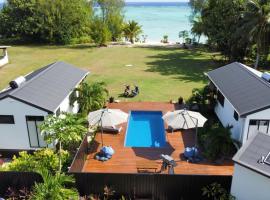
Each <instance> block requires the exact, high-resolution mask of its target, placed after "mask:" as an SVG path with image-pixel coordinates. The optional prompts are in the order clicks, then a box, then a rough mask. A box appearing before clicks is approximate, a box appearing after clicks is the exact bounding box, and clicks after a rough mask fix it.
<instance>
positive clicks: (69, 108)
mask: <svg viewBox="0 0 270 200" xmlns="http://www.w3.org/2000/svg"><path fill="white" fill-rule="evenodd" d="M71 94H72V92H71V93H70V94H69V95H68V96H67V97H66V98H65V99H64V100H63V101H62V103H61V104H60V105H59V107H58V108H60V112H68V113H78V111H79V104H78V103H77V102H75V103H74V104H73V105H70V95H71ZM76 95H78V92H76ZM58 108H57V109H56V110H55V113H56V111H57V110H58Z"/></svg>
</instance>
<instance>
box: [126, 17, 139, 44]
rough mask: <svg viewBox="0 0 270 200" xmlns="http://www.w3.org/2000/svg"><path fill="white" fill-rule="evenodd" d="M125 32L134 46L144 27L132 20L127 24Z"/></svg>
mask: <svg viewBox="0 0 270 200" xmlns="http://www.w3.org/2000/svg"><path fill="white" fill-rule="evenodd" d="M123 32H124V36H125V38H126V39H128V40H129V41H130V42H131V43H132V44H133V43H134V39H135V38H136V37H137V36H138V35H139V34H140V33H141V32H142V27H141V26H140V25H139V24H138V23H137V22H135V21H134V20H132V21H129V22H128V23H126V24H125V26H124V29H123Z"/></svg>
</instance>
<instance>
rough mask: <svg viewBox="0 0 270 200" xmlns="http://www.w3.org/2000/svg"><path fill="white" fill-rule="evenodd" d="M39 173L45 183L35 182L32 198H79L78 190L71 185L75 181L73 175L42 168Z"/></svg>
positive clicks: (75, 199) (57, 199)
mask: <svg viewBox="0 0 270 200" xmlns="http://www.w3.org/2000/svg"><path fill="white" fill-rule="evenodd" d="M39 174H40V175H41V176H42V178H43V183H35V185H34V187H33V191H32V195H31V198H30V199H31V200H44V199H54V200H67V199H70V200H77V199H79V195H78V192H77V190H76V189H75V188H73V187H70V185H73V184H74V183H75V180H74V179H73V177H72V176H67V175H65V174H61V173H59V172H57V173H56V174H51V173H50V172H49V171H48V170H47V169H44V168H43V169H40V170H39Z"/></svg>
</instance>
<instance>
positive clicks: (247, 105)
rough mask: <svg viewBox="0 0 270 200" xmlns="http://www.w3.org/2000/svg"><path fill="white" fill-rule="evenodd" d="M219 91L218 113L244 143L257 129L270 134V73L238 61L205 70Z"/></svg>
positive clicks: (220, 118) (234, 135) (234, 134)
mask: <svg viewBox="0 0 270 200" xmlns="http://www.w3.org/2000/svg"><path fill="white" fill-rule="evenodd" d="M206 75H207V76H208V78H209V80H210V82H211V83H210V85H212V86H214V88H215V90H216V92H217V104H216V107H215V113H216V114H217V116H218V118H219V120H220V121H221V123H222V124H223V126H228V125H229V126H232V129H231V132H232V138H234V139H235V140H237V141H239V142H240V143H242V144H244V143H245V142H246V141H247V140H248V139H249V138H251V137H252V136H253V135H254V134H255V133H257V131H260V132H262V133H266V134H270V130H269V121H270V83H269V81H270V74H269V73H261V72H259V71H257V70H254V69H252V68H250V67H248V66H246V65H243V64H241V63H238V62H234V63H231V64H229V65H226V66H224V67H221V68H218V69H215V70H213V71H210V72H208V73H207V74H206Z"/></svg>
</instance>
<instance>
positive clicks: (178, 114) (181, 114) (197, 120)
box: [162, 109, 207, 146]
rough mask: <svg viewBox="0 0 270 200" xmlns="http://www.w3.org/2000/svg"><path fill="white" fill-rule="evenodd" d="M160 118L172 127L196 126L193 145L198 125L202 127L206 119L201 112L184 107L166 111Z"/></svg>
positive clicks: (189, 127) (191, 127)
mask: <svg viewBox="0 0 270 200" xmlns="http://www.w3.org/2000/svg"><path fill="white" fill-rule="evenodd" d="M162 118H163V120H164V121H165V122H166V123H167V124H168V126H170V127H171V128H172V129H193V128H196V138H195V146H196V145H197V134H198V127H203V126H204V123H205V122H206V121H207V119H206V118H205V117H204V116H203V115H201V113H199V112H194V111H189V110H185V109H184V110H176V111H173V112H167V113H166V114H165V115H164V116H163V117H162Z"/></svg>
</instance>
